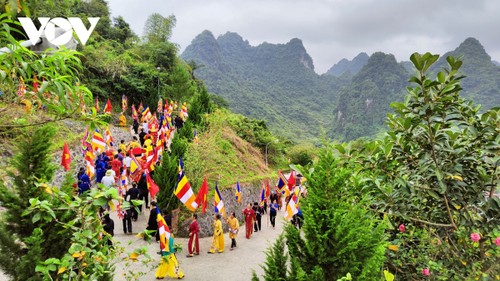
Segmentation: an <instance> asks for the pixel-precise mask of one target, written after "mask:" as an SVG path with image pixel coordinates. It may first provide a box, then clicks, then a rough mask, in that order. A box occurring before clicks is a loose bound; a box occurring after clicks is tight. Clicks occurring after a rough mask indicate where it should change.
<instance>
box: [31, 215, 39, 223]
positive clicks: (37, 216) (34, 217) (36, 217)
mask: <svg viewBox="0 0 500 281" xmlns="http://www.w3.org/2000/svg"><path fill="white" fill-rule="evenodd" d="M40 217H41V215H40V213H35V214H34V215H33V219H32V222H33V223H36V222H37V221H39V220H40Z"/></svg>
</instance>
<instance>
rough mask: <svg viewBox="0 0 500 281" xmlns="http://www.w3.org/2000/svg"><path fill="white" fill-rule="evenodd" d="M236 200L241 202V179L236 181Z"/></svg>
mask: <svg viewBox="0 0 500 281" xmlns="http://www.w3.org/2000/svg"><path fill="white" fill-rule="evenodd" d="M235 196H236V201H238V203H241V187H240V181H237V182H236V194H235Z"/></svg>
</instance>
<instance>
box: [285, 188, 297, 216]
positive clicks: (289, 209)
mask: <svg viewBox="0 0 500 281" xmlns="http://www.w3.org/2000/svg"><path fill="white" fill-rule="evenodd" d="M296 204H297V196H296V195H295V194H294V195H293V196H292V198H290V201H289V202H288V205H287V206H286V212H285V219H286V220H291V219H292V218H293V215H295V214H296V213H298V212H299V210H298V209H297V205H296Z"/></svg>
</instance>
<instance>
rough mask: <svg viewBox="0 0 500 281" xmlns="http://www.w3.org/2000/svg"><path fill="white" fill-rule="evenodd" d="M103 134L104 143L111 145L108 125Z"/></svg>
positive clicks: (111, 137)
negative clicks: (104, 137)
mask: <svg viewBox="0 0 500 281" xmlns="http://www.w3.org/2000/svg"><path fill="white" fill-rule="evenodd" d="M104 134H105V135H106V144H107V145H108V146H110V147H112V146H113V136H112V135H111V131H110V130H109V128H108V127H106V130H105V131H104Z"/></svg>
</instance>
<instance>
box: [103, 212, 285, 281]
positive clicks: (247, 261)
mask: <svg viewBox="0 0 500 281" xmlns="http://www.w3.org/2000/svg"><path fill="white" fill-rule="evenodd" d="M147 213H148V214H149V211H148V212H147ZM113 219H114V221H115V240H117V241H119V243H120V245H121V246H123V247H125V251H126V252H132V251H133V249H137V248H140V247H142V246H147V248H148V253H149V255H151V257H152V258H153V259H154V260H155V261H154V262H153V263H151V264H150V266H151V267H152V269H150V268H148V266H146V265H144V264H142V263H141V259H144V257H140V258H139V261H137V262H130V261H128V262H127V261H122V262H120V263H119V264H118V265H117V266H116V275H115V280H127V278H126V277H125V276H123V274H124V273H126V272H129V274H128V276H130V275H131V274H130V272H135V273H138V272H145V273H146V274H145V275H143V276H141V277H139V279H138V280H156V279H155V270H156V266H157V265H158V262H159V258H160V256H159V255H158V254H157V252H158V251H159V250H160V245H159V244H158V243H156V242H151V243H147V242H145V241H144V240H142V239H140V238H137V237H135V235H126V234H124V233H123V229H122V222H121V220H119V219H118V218H116V217H114V218H113ZM268 219H269V217H268V215H264V216H263V217H262V222H263V227H262V231H260V232H256V233H254V234H253V235H252V237H251V239H246V238H245V227H244V226H242V227H241V228H240V233H239V235H238V237H237V239H236V241H237V244H238V247H237V249H235V250H233V251H230V250H229V246H230V245H231V240H230V239H229V237H228V234H227V233H225V234H224V238H225V245H226V250H225V252H224V253H221V254H208V253H207V251H208V249H209V248H210V243H211V241H212V239H211V238H201V239H200V252H201V253H200V255H199V256H195V257H193V258H186V254H187V239H185V238H175V242H176V243H180V244H182V247H183V251H182V252H181V253H178V254H177V258H178V260H179V264H180V268H181V270H182V271H183V272H184V274H185V277H184V280H221V281H223V280H231V281H239V280H241V281H248V280H250V279H251V278H252V272H253V271H255V272H256V273H257V274H258V275H259V276H261V275H262V274H263V270H262V268H261V267H260V265H262V264H263V262H264V261H265V257H266V255H265V251H266V250H267V248H268V247H269V246H270V245H272V244H273V243H274V241H275V239H276V238H277V237H278V236H279V234H280V233H281V231H282V227H283V224H284V223H285V221H284V219H283V211H280V212H278V216H277V219H276V224H277V225H276V229H273V228H272V227H271V225H270V223H266V222H267V220H268ZM146 220H147V217H146V214H144V215H139V220H138V221H137V222H134V225H133V231H134V233H135V232H139V231H142V230H143V229H144V228H145V225H146ZM125 256H126V255H125V254H123V257H125ZM167 279H168V278H167Z"/></svg>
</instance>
